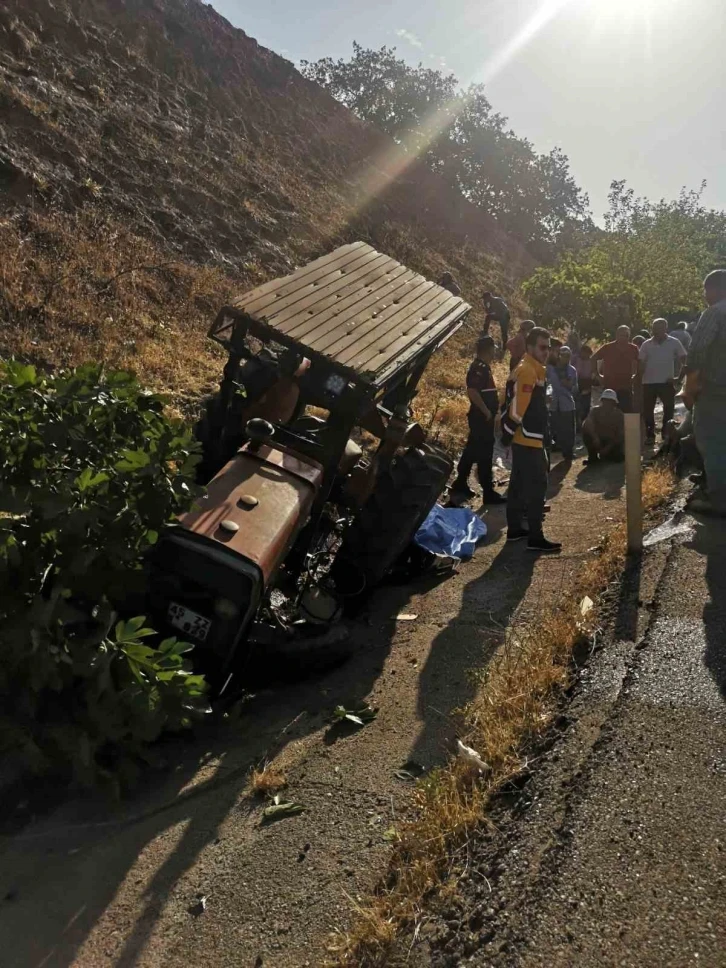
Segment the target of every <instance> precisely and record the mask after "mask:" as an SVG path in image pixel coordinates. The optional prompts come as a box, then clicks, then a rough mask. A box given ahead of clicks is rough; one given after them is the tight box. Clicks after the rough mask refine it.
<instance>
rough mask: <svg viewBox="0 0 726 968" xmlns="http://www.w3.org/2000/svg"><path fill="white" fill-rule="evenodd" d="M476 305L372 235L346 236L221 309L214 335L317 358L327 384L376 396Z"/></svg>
mask: <svg viewBox="0 0 726 968" xmlns="http://www.w3.org/2000/svg"><path fill="white" fill-rule="evenodd" d="M470 309H471V307H470V306H469V305H468V303H466V302H464V300H463V299H461V298H460V297H458V296H453V295H452V294H451V293H450V292H448V291H447V290H446V289H443V288H441V287H440V286H437V285H436V284H435V283H433V282H429V281H428V280H427V279H425V278H424V277H423V276H421V275H419V274H418V273H416V272H414V271H413V270H411V269H407V268H406V266H404V265H401V263H400V262H396V261H395V260H394V259H391V258H390V257H389V256H387V255H383V254H382V253H380V252H377V251H376V250H375V249H373V248H372V247H371V246H370V245H367V244H366V243H365V242H353V243H351V244H350V245H343V246H341V247H340V248H338V249H335V250H334V251H333V252H331V253H329V254H328V255H325V256H322V257H321V258H319V259H316V260H315V261H314V262H311V263H309V264H308V265H305V266H303V267H302V268H300V269H297V270H296V271H295V272H293V273H292V274H291V275H289V276H285V277H283V278H281V279H275V280H273V281H271V282H267V283H265V284H264V285H262V286H258V287H257V288H256V289H253V290H252V291H251V292H248V293H247V294H246V295H244V296H240V297H239V298H238V299H236V300H235V301H234V302H233V303H231V305H229V306H225V307H224V308H223V309H222V310H221V311H220V313H219V314H218V316H217V318H216V320H215V322H214V324H213V325H212V328H211V330H210V332H209V335H210V337H211V338H212V339H214V340H215V341H216V342H218V343H220V344H221V345H222V346H223V347H224V348H225V349H226V350H228V352H229V353H230V354H231V355H236V356H239V357H242V358H244V357H245V356H246V355H247V353H246V350H245V345H244V344H245V339H246V337H248V336H252V337H255V338H257V339H260V340H262V341H263V342H267V341H274V342H275V343H278V344H281V345H282V346H286V347H288V348H290V349H295V350H298V351H299V352H300V353H301V354H303V355H304V356H306V357H308V358H309V359H310V360H311V361H312V363H313V366H314V368H315V370H316V371H317V374H318V376H319V377H322V379H323V383H324V385H325V390H326V391H327V393H328V394H329V395H330V396H333V397H334V396H337V395H338V394H340V393H341V392H342V391H343V389H344V388H346V387H350V388H351V389H353V388H355V389H356V390H358V391H359V392H360V391H362V392H363V393H364V395H365V396H369V397H371V398H373V399H376V398H380V397H382V396H383V395H384V394H385V393H387V392H388V391H390V390H391V389H392V388H393V387H396V386H397V385H399V384H400V383H401V382H402V381H404V380H407V379H408V378H409V377H410V376H411V374H413V373H415V372H416V371H417V370H420V369H423V367H425V365H426V363H427V362H428V360H429V358H430V357H431V355H432V353H433V352H434V351H435V350H437V349H438V348H439V347H440V346H441V345H442V344H443V343H445V342H446V341H447V340H448V339H449V338H450V337H451V336H453V334H454V333H455V332H456V331H457V330H458V329H459V328H460V326H461V325H462V323H463V320H464V317H465V316H466V315H467V313H468V312H469V311H470Z"/></svg>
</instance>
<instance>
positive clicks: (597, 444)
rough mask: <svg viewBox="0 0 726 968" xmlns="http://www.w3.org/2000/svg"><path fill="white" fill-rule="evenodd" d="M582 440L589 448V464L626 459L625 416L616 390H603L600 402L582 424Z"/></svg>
mask: <svg viewBox="0 0 726 968" xmlns="http://www.w3.org/2000/svg"><path fill="white" fill-rule="evenodd" d="M582 440H583V443H584V444H585V447H586V448H587V461H586V463H587V464H594V463H596V462H597V461H599V460H613V461H619V460H624V459H625V449H624V445H625V417H624V416H623V411H622V410H621V409H620V407H619V406H618V395H617V393H616V392H615V390H603V392H602V396H601V397H600V403H599V404H598V406H597V407H593V408H592V409H591V410H590V413H589V414H588V415H587V418H586V420H585V421H584V423H583V424H582Z"/></svg>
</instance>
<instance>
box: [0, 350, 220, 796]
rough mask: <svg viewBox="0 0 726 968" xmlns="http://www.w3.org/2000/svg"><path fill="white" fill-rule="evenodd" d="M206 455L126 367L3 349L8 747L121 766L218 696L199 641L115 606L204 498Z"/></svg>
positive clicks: (82, 763) (0, 402)
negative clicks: (12, 357)
mask: <svg viewBox="0 0 726 968" xmlns="http://www.w3.org/2000/svg"><path fill="white" fill-rule="evenodd" d="M197 460H198V457H197V454H196V453H195V445H194V444H193V442H192V439H191V437H190V435H189V433H188V432H187V431H186V430H185V429H184V427H183V425H182V424H181V423H180V422H179V421H175V420H170V419H169V418H168V417H166V416H165V414H164V401H163V399H162V398H161V397H159V396H157V395H155V394H151V393H148V392H146V391H144V390H143V389H142V388H141V387H140V386H139V384H138V383H137V381H136V379H135V377H133V376H132V375H131V374H129V373H125V372H111V373H106V372H104V371H103V370H102V368H101V367H99V366H85V367H81V368H78V369H76V370H72V371H68V372H59V373H57V374H56V375H54V376H43V375H40V374H39V373H37V372H36V370H35V369H34V368H33V367H32V366H24V365H22V364H19V363H17V362H9V363H4V364H0V697H1V699H0V704H1V705H0V750H6V751H7V750H12V751H14V752H16V753H20V754H21V756H22V759H23V762H24V763H25V764H26V765H27V766H29V767H31V768H32V769H34V770H36V771H43V770H48V769H52V770H55V769H64V768H65V769H68V768H70V769H71V770H72V772H73V774H74V776H75V778H76V779H77V780H78V781H80V782H84V783H90V782H95V781H97V780H98V779H99V778H108V779H109V780H112V781H113V782H118V781H119V779H120V780H121V781H122V782H123V781H125V780H126V779H128V774H129V772H130V771H133V770H134V769H135V768H136V766H137V764H138V760H139V758H141V759H144V758H148V757H149V755H150V754H149V752H148V749H147V747H148V744H149V743H150V742H152V741H153V740H155V739H156V738H157V737H158V736H159V735H160V734H161V733H162V731H164V730H165V729H177V728H180V727H184V726H187V725H189V723H190V721H191V719H192V718H193V717H194V716H195V714H197V713H200V712H202V711H203V710H205V709H206V708H207V704H206V700H205V699H204V691H205V684H204V680H203V678H202V677H200V676H195V675H192V674H191V673H190V671H189V669H188V666H187V664H186V661H185V659H184V658H183V655H184V653H185V652H188V651H189V650H190V649H191V646H190V645H188V644H186V643H181V642H177V641H176V640H175V639H169V640H167V641H164V642H162V643H160V644H154V645H151V644H149V643H150V642H155V640H154V639H153V638H152V636H153V635H154V633H153V632H152V630H150V629H147V628H144V619H143V618H142V617H139V618H134V619H132V620H130V621H127V622H119V621H117V620H118V615H117V614H116V611H115V609H116V606H117V604H118V603H119V602H128V601H133V596H134V594H137V593H138V592H139V591H140V590H141V588H142V587H143V576H144V572H143V559H144V554H145V553H146V552H147V551H148V550H149V549H150V547H151V546H152V545H153V544H154V543H155V542H156V540H157V538H158V534H159V531H160V529H161V528H163V527H164V526H165V525H166V524H167V523H169V522H170V521H171V520H173V518H174V517H175V516H176V515H178V514H180V513H181V512H183V511H184V510H186V509H187V508H188V507H189V506H190V505H191V503H192V502H193V499H194V496H195V491H194V486H193V485H192V484H190V483H189V481H190V475H191V472H192V471H193V469H194V466H195V464H196V462H197Z"/></svg>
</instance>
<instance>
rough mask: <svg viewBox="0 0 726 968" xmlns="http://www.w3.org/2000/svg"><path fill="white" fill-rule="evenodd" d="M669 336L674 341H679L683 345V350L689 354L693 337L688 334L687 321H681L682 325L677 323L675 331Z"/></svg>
mask: <svg viewBox="0 0 726 968" xmlns="http://www.w3.org/2000/svg"><path fill="white" fill-rule="evenodd" d="M668 335H669V336H672V337H673V339H677V340H678V341H679V342H680V343H681V344H682V345H683V349H684V350H686V352H688V349H689V348H690V345H691V339H692V338H693V337H692V336H691V334H690V333H689V332H688V323H687V322H686V321H685V319H683V320H681V322H680V323H676V326H675V329H672V330H671V331H670V333H669V334H668Z"/></svg>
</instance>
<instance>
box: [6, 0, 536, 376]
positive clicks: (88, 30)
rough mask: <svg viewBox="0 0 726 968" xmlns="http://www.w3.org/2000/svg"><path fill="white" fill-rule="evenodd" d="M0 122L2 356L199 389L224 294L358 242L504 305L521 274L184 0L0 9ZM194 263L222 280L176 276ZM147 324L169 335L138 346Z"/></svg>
mask: <svg viewBox="0 0 726 968" xmlns="http://www.w3.org/2000/svg"><path fill="white" fill-rule="evenodd" d="M0 109H1V110H0V189H1V190H2V194H0V219H1V220H2V223H3V224H2V225H1V226H0V228H2V236H3V237H2V241H1V250H0V255H1V256H2V257H3V261H5V262H8V263H10V265H11V266H16V265H17V264H18V262H20V263H22V264H21V266H20V269H21V270H22V271H18V275H19V276H21V277H22V278H21V279H15V277H14V276H13V274H12V273H10V276H9V277H7V278H5V280H4V282H3V290H4V292H3V295H4V306H3V305H2V304H0V353H10V352H21V353H24V354H26V355H35V356H36V357H40V358H45V359H47V360H53V361H58V360H60V361H64V362H78V361H79V360H80V359H82V358H84V357H86V358H87V357H91V356H98V355H104V356H105V358H107V359H112V360H113V362H122V363H129V362H130V363H133V364H134V365H135V366H136V368H137V369H139V370H140V372H141V373H142V376H145V375H148V376H149V378H150V379H151V380H152V381H153V382H156V383H162V384H165V385H166V386H169V387H173V388H175V389H180V388H182V389H188V390H189V391H197V390H198V389H199V385H200V382H201V380H200V374H199V373H197V372H196V371H198V370H199V366H198V365H196V366H195V365H194V361H195V360H198V359H199V358H200V354H201V356H204V355H205V351H204V349H203V346H202V345H201V344H200V341H199V339H198V334H199V332H200V331H203V329H204V325H205V323H206V321H207V320H208V317H209V315H211V312H212V311H213V305H214V303H215V299H216V298H218V299H220V300H221V298H222V297H223V296H224V294H225V293H224V292H223V290H224V288H225V286H227V287H231V288H240V289H242V288H245V287H247V286H248V285H253V284H256V283H258V282H260V281H261V280H263V279H265V278H267V277H269V276H271V275H276V274H280V273H282V272H287V271H289V269H290V267H291V266H292V265H293V264H297V263H300V262H302V261H305V260H307V259H308V258H311V257H313V256H315V255H317V254H319V253H320V252H322V251H325V250H327V249H329V248H331V247H332V246H334V245H336V244H339V243H340V242H344V241H349V240H352V239H355V238H363V239H366V240H367V241H370V242H371V243H372V244H373V245H375V246H376V247H378V248H380V249H382V250H384V251H386V252H388V253H389V254H391V255H393V256H394V257H396V258H399V259H400V260H401V261H403V262H405V263H407V264H409V265H411V266H412V267H413V268H416V269H418V270H420V271H422V272H424V273H426V274H427V275H429V276H430V277H436V276H438V274H439V273H440V272H441V271H442V270H443V269H444V268H446V267H449V268H451V269H452V270H453V271H454V272H455V273H456V274H457V275H458V276H459V278H460V281H461V283H462V285H463V288H464V291H465V295H467V296H468V297H469V298H471V299H476V297H477V295H478V293H479V292H480V291H481V289H483V288H485V287H488V288H495V289H500V290H502V291H504V292H506V293H510V292H511V291H512V290H513V287H514V286H515V285H516V282H517V281H518V280H519V279H521V278H522V276H524V275H526V274H527V273H528V272H529V271H531V269H532V267H533V262H532V259H531V258H530V256H529V255H528V253H527V252H526V250H525V249H524V248H523V247H522V246H521V245H520V244H519V243H518V242H517V241H516V240H514V239H512V238H511V237H509V236H507V235H506V234H505V233H504V232H503V231H502V230H501V229H500V228H499V227H498V226H497V224H496V223H495V222H494V221H493V220H492V219H491V218H489V217H487V216H486V215H485V214H483V213H482V212H481V211H480V210H479V209H477V208H475V207H474V206H472V205H470V204H468V203H467V202H466V201H465V200H464V199H463V198H462V197H461V196H459V195H458V194H457V193H456V192H454V191H453V190H451V189H450V188H449V187H448V186H447V185H446V184H445V183H444V182H443V181H442V180H440V179H439V178H438V177H437V176H435V175H433V174H432V173H431V172H430V171H428V169H426V168H425V166H424V165H423V164H420V163H418V162H413V163H412V164H410V165H408V166H407V167H406V166H405V164H404V161H405V159H403V158H402V156H401V155H400V153H399V151H398V150H397V149H396V147H395V145H394V144H393V142H392V141H390V140H389V139H388V138H387V137H386V136H384V135H382V134H381V133H379V132H377V131H375V130H374V129H373V128H371V127H369V126H368V125H365V124H363V123H362V122H360V121H358V120H357V119H356V118H355V117H354V116H353V115H352V114H351V113H350V112H349V111H348V110H347V109H345V108H344V107H342V106H341V105H340V104H338V103H337V102H336V101H335V100H333V99H332V98H331V97H330V96H329V95H328V94H327V93H326V92H325V91H323V90H322V89H321V88H319V87H317V85H314V84H312V83H311V82H309V81H307V80H306V79H305V78H303V77H302V76H301V75H300V74H299V73H298V72H297V71H296V70H295V68H294V67H293V65H292V64H290V63H289V62H287V61H285V60H284V59H283V58H281V57H278V56H277V55H276V54H274V53H272V52H271V51H269V50H266V49H264V48H263V47H260V46H259V45H258V44H257V43H256V42H255V41H254V40H252V39H251V38H249V37H247V36H246V35H245V34H244V33H243V32H242V31H241V30H238V29H236V28H233V27H232V26H231V25H230V24H229V23H228V22H227V21H226V20H224V19H223V18H222V17H221V16H219V15H218V14H217V13H216V12H215V11H214V10H213V9H212V8H211V7H209V6H205V5H204V4H202V3H200V2H197V0H73V2H69V0H55V2H53V3H51V2H50V0H7V2H6V3H4V4H3V5H2V8H0ZM79 210H80V211H82V216H80V217H79V215H78V212H79ZM69 212H70V213H75V214H74V217H73V220H72V222H71V223H69V221H68V218H67V213H69ZM61 213H62V214H61ZM85 243H87V251H84V252H83V253H79V252H78V248H79V246H83V245H84V244H85ZM69 262H70V263H72V265H73V271H72V272H71V273H67V272H66V273H65V276H64V278H63V280H62V281H63V283H64V285H63V286H61V285H59V284H58V280H57V279H56V280H55V282H54V281H53V279H54V277H53V273H54V271H55V272H56V275H59V274H61V273H59V270H58V267H59V266H65V265H66V264H67V263H69ZM170 262H171V263H172V265H168V263H170ZM159 265H161V266H162V269H158V268H154V269H149V268H148V267H149V266H155V267H157V266H159ZM202 265H203V266H205V267H206V271H207V273H209V272H210V271H211V270H213V271H214V272H215V273H216V275H215V276H214V277H212V278H210V277H209V275H207V276H206V277H202V278H201V279H200V280H199V281H197V280H196V279H194V278H189V270H190V269H191V270H197V269H198V268H199V267H200V266H202ZM135 266H136V267H139V266H142V267H145V268H143V269H142V270H141V271H137V272H135V273H130V272H129V271H128V270H129V269H130V268H132V267H135ZM54 267H55V270H54ZM185 269H186V271H187V275H186V276H184V270H185ZM117 273H121V275H120V276H116V274H117ZM180 275H181V276H182V278H179V276H180ZM38 278H40V280H41V283H42V284H41V285H40V289H39V291H38V286H37V285H36V286H35V287H34V286H33V281H34V280H37V279H38ZM109 279H113V285H112V286H109V285H108V281H109ZM74 287H75V289H79V288H81V289H82V290H83V291H82V292H81V293H79V294H78V296H75V295H74V294H73V292H71V293H70V295H69V293H68V290H69V289H70V290H73V289H74ZM49 290H50V295H48V291H49ZM216 293H219V296H218V297H217V296H216ZM62 297H65V301H64V300H63V298H62ZM86 303H89V305H86ZM170 303H173V304H174V305H173V312H170V311H169V305H170ZM93 307H96V309H97V318H95V319H94V321H93V322H94V326H95V329H93V330H91V329H89V331H88V332H85V331H84V330H83V326H84V325H85V319H86V315H87V314H89V313H92V312H93ZM109 316H110V317H112V320H113V323H114V325H113V326H109V325H105V324H104V320H106V319H107V318H108V317H109ZM149 320H151V323H154V324H158V323H162V324H163V326H162V331H159V332H153V333H152V334H151V337H150V334H149V332H148V330H149V328H150V327H149V325H148V323H149ZM59 326H60V329H58V327H59ZM151 328H152V329H153V327H151ZM157 329H158V327H157ZM163 329H166V332H163ZM79 331H80V335H79ZM60 334H65V336H62V335H60ZM69 334H71V335H69ZM175 336H176V337H178V339H176V343H177V344H178V343H180V342H181V343H183V342H184V341H186V340H189V341H191V342H192V343H193V344H194V346H193V348H192V350H191V351H190V350H189V349H187V348H186V347H184V346H180V345H175V340H174V338H173V337H175ZM150 340H151V345H148V344H149V341H150ZM132 341H133V342H134V343H135V345H134V346H132V347H129V346H128V345H127V344H129V343H130V342H132ZM112 350H115V351H117V352H111V351H112ZM125 350H129V352H125ZM152 357H153V358H154V361H153V362H150V360H151V358H152ZM159 358H161V359H162V362H161V363H159ZM167 359H168V361H169V364H170V365H169V366H167V365H166V364H165V362H164V361H165V360H167ZM208 359H209V358H208ZM179 362H181V363H182V364H183V365H179ZM175 363H176V365H175ZM187 364H188V365H187ZM463 366H464V362H463V360H462V361H461V363H460V364H457V367H456V378H455V381H454V382H458V379H459V377H460V376H461V375H463V374H460V373H459V370H463ZM190 367H191V369H192V370H193V371H195V379H194V380H190V379H188V378H185V375H184V373H185V371H186V370H187V369H189V368H190ZM203 369H204V375H205V376H207V377H210V376H212V373H213V371H214V370H215V369H216V364H215V367H211V365H207V366H206V367H203Z"/></svg>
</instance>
